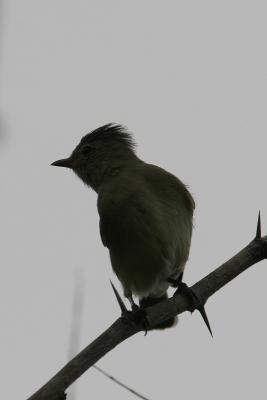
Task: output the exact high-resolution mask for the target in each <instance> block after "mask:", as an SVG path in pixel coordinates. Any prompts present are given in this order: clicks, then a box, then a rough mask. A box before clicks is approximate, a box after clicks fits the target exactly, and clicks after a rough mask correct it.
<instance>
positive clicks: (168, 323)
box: [139, 293, 178, 329]
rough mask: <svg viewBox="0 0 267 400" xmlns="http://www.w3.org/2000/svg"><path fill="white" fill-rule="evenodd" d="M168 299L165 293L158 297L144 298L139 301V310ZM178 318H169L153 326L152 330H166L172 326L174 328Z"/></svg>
mask: <svg viewBox="0 0 267 400" xmlns="http://www.w3.org/2000/svg"><path fill="white" fill-rule="evenodd" d="M167 298H168V296H167V293H165V294H164V295H162V296H160V297H144V298H143V299H141V300H140V301H139V304H140V307H141V308H147V307H152V306H153V305H155V304H158V303H160V302H161V301H163V300H166V299H167ZM177 321H178V318H177V317H173V318H169V319H167V320H166V321H164V322H161V323H160V324H159V325H157V326H155V327H154V328H153V329H166V328H171V327H172V326H175V325H176V324H177Z"/></svg>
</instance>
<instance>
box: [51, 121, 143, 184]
mask: <svg viewBox="0 0 267 400" xmlns="http://www.w3.org/2000/svg"><path fill="white" fill-rule="evenodd" d="M134 148H135V144H134V141H133V139H132V136H131V135H130V133H129V132H128V131H127V130H126V129H125V128H124V127H123V126H121V125H117V124H107V125H104V126H101V127H100V128H97V129H95V130H94V131H92V132H90V133H88V134H87V135H85V136H84V137H83V138H82V139H81V141H80V143H79V144H78V146H77V147H76V148H75V149H74V150H73V152H72V153H71V155H70V157H68V158H64V159H61V160H57V161H54V162H53V163H52V164H51V165H54V166H57V167H66V168H70V169H72V170H73V171H74V172H75V173H76V174H77V175H78V176H79V177H80V178H81V179H82V180H83V182H84V183H86V184H87V185H89V186H91V187H92V188H93V189H94V190H96V191H97V190H98V187H99V186H100V185H101V183H102V182H103V181H104V179H105V178H106V177H107V176H109V174H110V173H112V171H113V170H114V169H116V168H119V167H120V166H123V165H125V164H127V163H129V162H131V161H133V160H137V156H136V155H135V151H134Z"/></svg>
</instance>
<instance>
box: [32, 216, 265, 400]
mask: <svg viewBox="0 0 267 400" xmlns="http://www.w3.org/2000/svg"><path fill="white" fill-rule="evenodd" d="M266 258H267V236H264V237H261V221H260V214H259V218H258V224H257V231H256V237H255V238H254V239H253V240H252V241H251V242H250V243H249V244H248V245H247V246H246V247H245V248H244V249H242V250H241V251H240V252H239V253H237V254H236V255H235V256H234V257H232V258H231V259H230V260H228V261H227V262H225V263H224V264H222V265H221V266H220V267H219V268H217V269H215V270H214V271H213V272H211V273H210V274H209V275H207V276H205V277H204V278H203V279H201V280H200V281H199V282H197V283H195V284H194V285H193V286H192V287H191V289H192V290H193V291H194V293H195V294H196V296H197V298H198V299H199V306H201V305H203V304H205V302H206V301H207V300H208V298H209V297H210V296H212V295H213V294H214V293H216V292H217V291H218V290H220V289H221V288H222V287H223V286H224V285H226V284H227V283H228V282H230V281H231V280H232V279H234V278H236V277H237V276H238V275H239V274H241V273H242V272H244V271H245V270H246V269H247V268H249V267H251V266H252V265H254V264H256V263H257V262H259V261H261V260H263V259H266ZM190 308H191V303H190V301H189V299H188V298H187V297H185V296H183V295H177V296H175V297H172V298H170V299H168V300H165V301H162V302H161V303H159V304H156V305H154V306H153V307H149V308H147V320H148V323H149V326H150V327H151V328H153V327H154V326H156V325H158V324H159V323H161V322H163V321H165V320H166V319H169V318H171V317H174V316H175V315H178V314H181V313H183V312H184V311H190ZM141 330H143V326H142V323H140V324H138V323H135V324H134V323H130V322H129V320H128V319H125V318H118V319H117V320H116V321H115V322H114V323H113V324H112V325H111V326H110V327H109V328H108V329H107V330H106V331H105V332H103V333H102V334H101V335H100V336H99V337H98V338H97V339H95V340H94V341H93V342H92V343H90V344H89V345H88V346H87V347H86V348H85V349H84V350H82V351H81V352H80V353H79V354H78V355H77V356H76V357H74V358H73V359H72V360H71V361H70V362H68V363H67V364H66V365H65V366H64V367H63V368H62V369H61V370H60V371H59V372H58V373H57V374H56V375H55V376H54V377H53V378H51V379H50V380H49V381H48V382H47V383H46V384H45V385H44V386H42V387H41V388H40V389H39V390H38V391H37V392H36V393H34V394H33V395H32V396H31V397H29V399H28V400H61V399H64V398H65V390H66V389H67V388H68V387H69V386H70V385H71V384H72V383H73V382H74V381H76V379H78V378H79V377H80V376H81V375H82V374H83V373H84V372H85V371H87V369H89V368H90V367H92V366H93V365H94V364H95V363H96V362H97V361H98V360H100V359H101V358H102V357H103V356H104V355H105V354H106V353H108V352H109V351H111V350H112V349H113V348H114V347H116V346H117V345H118V344H120V343H121V342H123V341H124V340H126V339H127V338H129V337H130V336H133V335H135V334H136V333H137V332H140V331H141Z"/></svg>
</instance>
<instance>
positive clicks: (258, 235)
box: [255, 211, 261, 239]
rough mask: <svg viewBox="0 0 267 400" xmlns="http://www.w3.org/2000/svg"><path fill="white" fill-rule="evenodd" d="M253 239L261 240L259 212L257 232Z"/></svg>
mask: <svg viewBox="0 0 267 400" xmlns="http://www.w3.org/2000/svg"><path fill="white" fill-rule="evenodd" d="M255 239H261V212H260V211H259V215H258V223H257V231H256V237H255Z"/></svg>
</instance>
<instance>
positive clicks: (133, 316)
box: [110, 281, 149, 336]
mask: <svg viewBox="0 0 267 400" xmlns="http://www.w3.org/2000/svg"><path fill="white" fill-rule="evenodd" d="M110 283H111V286H112V289H113V291H114V294H115V296H116V299H117V301H118V304H119V306H120V310H121V317H122V318H124V319H125V320H127V322H130V323H131V324H134V325H139V324H142V326H143V328H144V331H145V336H146V334H147V331H148V329H149V324H148V320H147V315H146V311H145V310H144V309H142V308H140V307H139V306H138V305H137V304H135V303H132V306H131V307H132V311H129V310H127V308H126V306H125V304H124V302H123V300H122V298H121V296H120V295H119V293H118V291H117V289H116V288H115V286H114V285H113V283H112V282H111V281H110Z"/></svg>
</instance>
